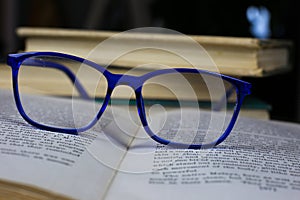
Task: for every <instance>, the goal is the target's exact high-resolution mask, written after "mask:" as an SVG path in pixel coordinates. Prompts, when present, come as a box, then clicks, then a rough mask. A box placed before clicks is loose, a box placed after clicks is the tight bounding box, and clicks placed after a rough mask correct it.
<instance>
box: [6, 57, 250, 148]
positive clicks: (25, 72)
mask: <svg viewBox="0 0 300 200" xmlns="http://www.w3.org/2000/svg"><path fill="white" fill-rule="evenodd" d="M7 64H8V65H10V66H11V68H12V77H13V79H12V80H13V91H14V97H15V101H16V105H17V108H18V111H19V112H20V114H21V116H22V117H23V118H24V119H25V120H26V121H27V122H28V123H30V124H31V125H33V126H36V127H38V128H40V129H44V130H48V131H54V132H61V133H67V134H78V133H79V132H84V131H86V130H88V129H90V128H92V127H93V126H94V125H95V124H96V123H97V122H98V120H99V119H100V117H101V116H102V114H103V113H104V111H105V109H106V107H107V106H108V105H109V103H110V101H111V96H113V97H114V95H115V94H114V91H115V88H116V87H119V86H123V87H124V86H126V87H127V89H128V88H131V91H133V92H132V96H131V97H128V95H127V97H125V96H126V95H125V96H122V93H121V94H116V95H115V96H116V97H114V98H119V99H124V98H129V101H130V102H132V101H133V102H135V104H136V108H137V111H138V112H137V113H138V116H139V118H140V123H141V125H142V126H143V127H144V130H145V131H146V133H147V134H148V135H149V136H150V137H151V138H152V139H153V140H155V141H157V142H159V143H161V144H165V145H170V146H174V147H178V148H192V149H200V148H210V147H213V146H216V145H218V144H219V143H221V142H222V141H224V140H225V139H226V137H227V136H228V135H229V133H230V132H231V130H232V128H233V126H234V124H235V122H236V119H237V117H238V113H239V111H240V108H241V105H242V101H243V99H244V97H245V96H246V95H248V94H250V88H251V84H250V83H247V82H245V81H242V80H239V79H236V78H233V77H229V76H225V75H222V74H218V73H215V72H209V71H204V70H199V69H194V68H190V69H189V68H168V69H160V70H156V71H151V72H148V73H146V74H142V75H139V76H136V75H128V74H114V73H112V72H110V71H108V70H107V69H106V68H104V67H102V66H100V65H98V64H96V63H95V62H92V61H90V60H86V59H83V58H79V57H76V56H73V55H68V54H63V53H57V52H27V53H18V54H10V55H8V59H7ZM45 77H46V78H45ZM126 91H127V90H126ZM126 93H128V92H126ZM118 95H119V96H118ZM134 96H135V98H134ZM129 101H127V102H129ZM170 105H171V106H170ZM176 109H177V112H176V113H177V114H176V115H174V113H175V112H174V110H176ZM53 113H55V115H53Z"/></svg>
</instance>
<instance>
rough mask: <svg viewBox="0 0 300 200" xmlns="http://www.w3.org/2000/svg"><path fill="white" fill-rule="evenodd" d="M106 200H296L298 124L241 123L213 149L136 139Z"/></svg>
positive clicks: (243, 120)
mask: <svg viewBox="0 0 300 200" xmlns="http://www.w3.org/2000/svg"><path fill="white" fill-rule="evenodd" d="M141 132H142V131H141ZM144 134H146V133H144ZM106 197H107V198H106V199H109V200H110V199H173V200H175V199H224V200H225V199H228V200H229V199H230V200H234V199H245V200H247V199H249V200H250V199H272V200H275V199H289V200H291V199H299V197H300V125H293V124H291V125H289V124H285V123H281V122H275V121H274V122H273V121H259V120H255V119H250V118H249V119H248V118H240V119H239V120H238V122H237V124H236V126H235V128H234V130H233V131H232V133H231V134H230V136H229V138H227V139H226V140H225V141H224V143H222V144H220V145H219V146H218V147H216V148H213V149H202V150H180V149H170V148H169V149H168V148H165V147H164V146H163V145H156V144H155V142H152V141H151V139H149V140H148V141H147V140H136V141H134V142H133V144H132V147H131V148H130V150H129V151H128V153H127V155H126V157H125V159H124V161H123V162H122V165H121V166H120V170H119V172H118V174H117V176H116V177H115V179H114V181H113V183H112V186H111V187H110V189H109V192H108V194H107V196H106Z"/></svg>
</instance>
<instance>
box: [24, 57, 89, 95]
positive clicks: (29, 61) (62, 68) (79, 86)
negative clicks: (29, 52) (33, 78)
mask: <svg viewBox="0 0 300 200" xmlns="http://www.w3.org/2000/svg"><path fill="white" fill-rule="evenodd" d="M22 64H23V65H28V66H29V65H30V66H35V67H49V68H54V69H58V70H60V71H62V72H63V73H65V74H66V75H67V76H68V78H69V79H70V80H71V82H72V83H73V84H74V85H75V87H76V89H77V91H78V92H79V94H80V96H81V97H82V98H83V99H90V97H89V95H88V93H87V92H86V90H85V89H84V87H83V86H82V84H81V83H80V81H79V79H78V78H76V76H75V74H74V73H73V72H72V71H71V70H70V69H68V68H67V67H66V66H64V65H62V64H59V63H55V62H50V61H45V60H37V59H32V58H28V59H26V60H25V61H24V62H23V63H22Z"/></svg>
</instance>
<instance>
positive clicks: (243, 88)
mask: <svg viewBox="0 0 300 200" xmlns="http://www.w3.org/2000/svg"><path fill="white" fill-rule="evenodd" d="M34 56H56V57H61V58H67V59H71V60H74V61H78V62H81V63H85V64H86V65H89V66H90V67H92V68H94V69H96V70H98V71H99V72H101V73H102V74H103V75H104V76H105V78H106V79H107V81H108V88H107V93H106V96H105V98H104V101H103V105H102V107H101V108H100V110H99V112H98V113H97V115H96V117H95V118H94V119H93V121H92V122H90V123H89V124H88V125H87V126H85V127H82V128H78V129H73V128H68V129H66V128H57V127H52V126H47V125H43V124H40V123H37V122H35V121H33V120H31V119H30V118H29V117H28V116H27V115H26V113H25V111H24V109H23V107H22V103H21V100H20V95H19V89H18V73H19V69H20V67H21V64H22V65H23V67H26V65H31V66H37V67H52V68H55V69H58V70H61V71H63V72H64V73H65V74H66V75H67V76H68V77H69V78H70V80H71V81H72V82H73V83H74V84H75V87H76V88H77V90H78V91H79V93H80V94H81V96H82V97H83V98H89V97H88V94H87V93H86V92H85V90H84V88H83V87H82V85H81V84H80V82H79V81H78V80H76V76H75V75H74V74H73V73H72V71H70V70H69V69H68V68H67V67H65V66H63V65H60V64H57V63H52V62H48V61H39V60H36V59H30V58H31V57H34ZM7 64H8V65H9V66H11V69H12V81H13V93H14V97H15V102H16V106H17V109H18V111H19V112H20V114H21V116H22V117H23V118H24V119H25V120H26V121H27V122H28V123H29V124H31V125H33V126H36V127H38V128H40V129H44V130H48V131H54V132H62V133H68V134H78V133H79V132H83V131H86V130H88V129H90V128H91V127H92V126H93V125H95V124H96V123H97V121H98V120H99V118H100V117H101V116H102V114H103V112H104V111H105V109H106V107H107V105H108V103H109V100H110V97H111V94H112V91H113V90H114V88H115V87H116V86H118V85H127V86H129V87H131V88H133V90H134V91H135V96H136V104H137V109H138V115H139V117H140V120H141V122H142V125H143V126H144V129H145V130H146V132H147V134H148V135H149V136H150V137H151V138H152V139H153V140H155V141H157V142H159V143H161V144H165V145H170V146H173V147H176V148H190V149H200V148H211V147H214V146H216V145H218V144H220V143H221V142H222V141H224V140H225V139H226V138H227V136H228V135H229V134H230V132H231V130H232V128H233V127H234V124H235V122H236V119H237V117H238V114H239V111H240V108H241V105H242V102H243V99H244V97H245V96H246V95H249V94H250V93H251V84H250V83H248V82H245V81H242V80H239V79H236V78H233V77H230V76H226V75H223V74H219V73H215V72H210V71H206V70H200V69H194V68H172V69H161V70H157V71H153V72H149V73H147V74H144V75H142V76H131V75H123V74H113V73H111V72H109V71H108V70H107V69H105V68H104V67H101V66H100V65H98V64H96V63H94V62H92V61H89V60H86V59H84V58H80V57H77V56H73V55H69V54H64V53H59V52H26V53H17V54H9V55H8V57H7ZM178 72H179V73H201V74H207V75H211V76H215V77H220V78H222V79H224V80H226V81H228V82H230V83H231V84H233V85H234V86H235V87H236V92H237V103H236V106H235V109H234V112H233V116H232V118H231V121H230V123H229V125H228V127H227V129H226V130H225V132H224V133H223V134H222V135H221V136H220V138H219V139H218V140H217V141H214V142H212V143H210V144H199V145H196V144H192V145H187V144H181V143H175V142H172V141H169V140H165V139H162V138H160V137H158V136H157V135H155V134H154V133H153V132H152V131H151V129H150V128H149V126H148V123H147V120H146V114H145V110H144V101H143V98H142V86H143V84H144V82H145V81H147V80H148V79H150V78H153V77H155V76H158V75H161V74H170V73H178ZM229 92H230V91H229Z"/></svg>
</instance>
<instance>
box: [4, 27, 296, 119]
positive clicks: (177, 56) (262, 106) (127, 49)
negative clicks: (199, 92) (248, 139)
mask: <svg viewBox="0 0 300 200" xmlns="http://www.w3.org/2000/svg"><path fill="white" fill-rule="evenodd" d="M17 34H18V36H19V37H20V38H23V39H24V40H25V49H24V51H55V52H62V53H67V54H72V55H76V56H79V57H83V58H87V59H89V60H92V61H95V62H97V63H99V64H101V65H103V66H109V70H110V71H112V72H114V73H120V74H124V73H133V74H135V75H140V74H143V73H146V72H148V71H151V70H155V69H160V68H163V67H165V66H168V67H180V68H182V67H188V68H190V67H193V68H195V67H196V68H199V69H205V70H209V71H217V72H220V73H223V74H227V75H231V76H236V77H238V78H243V77H264V76H270V75H272V74H276V73H282V72H284V71H287V70H289V69H290V67H291V63H290V60H291V59H290V51H291V43H290V42H289V41H282V40H259V39H255V38H236V37H219V36H198V35H189V36H182V35H179V34H162V33H145V32H125V33H118V32H108V31H91V30H71V29H57V28H31V27H21V28H19V29H18V30H17ZM195 43H196V44H198V45H195ZM199 49H200V50H199ZM133 69H134V70H133ZM8 73H10V71H9V70H8V68H7V70H6V71H5V72H3V73H2V75H1V80H2V82H3V83H2V85H3V86H6V87H8V86H9V85H8V84H10V82H9V81H5V80H6V79H7V78H5V77H10V76H9V75H8ZM39 78H41V77H39ZM54 78H55V77H54ZM31 79H32V80H33V81H34V79H36V77H32V78H31ZM47 80H49V81H51V76H50V75H48V76H47ZM55 81H58V80H56V79H55ZM171 81H173V82H174V84H176V80H171ZM191 83H195V86H192V87H196V88H197V87H198V86H197V83H196V82H195V81H194V82H191ZM177 85H178V83H177ZM178 87H180V84H179V85H178ZM159 95H161V94H160V91H157V90H155V91H153V93H151V94H149V96H148V97H149V98H152V99H153V98H157V97H158V96H159ZM116 98H123V96H122V94H120V95H119V96H117V97H116ZM170 98H171V97H170ZM164 99H168V96H165V97H164ZM170 100H172V99H170ZM270 109H271V105H269V104H268V103H266V102H264V101H262V100H260V99H258V98H256V97H255V96H253V95H252V96H250V97H247V98H246V100H245V102H244V103H243V108H242V109H241V114H242V115H245V116H251V117H255V118H261V119H269V118H270V115H269V111H270Z"/></svg>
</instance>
